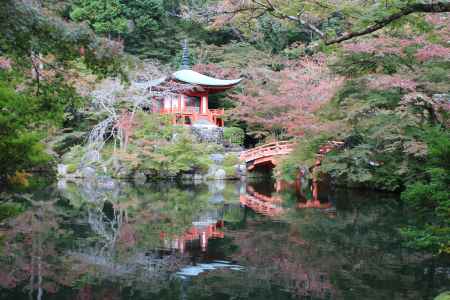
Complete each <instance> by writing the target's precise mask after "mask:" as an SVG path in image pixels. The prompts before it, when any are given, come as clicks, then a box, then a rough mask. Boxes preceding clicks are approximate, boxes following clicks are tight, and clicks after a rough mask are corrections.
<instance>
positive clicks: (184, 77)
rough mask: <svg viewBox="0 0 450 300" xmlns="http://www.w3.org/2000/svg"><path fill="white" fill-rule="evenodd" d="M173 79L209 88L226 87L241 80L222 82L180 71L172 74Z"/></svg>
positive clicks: (195, 73)
mask: <svg viewBox="0 0 450 300" xmlns="http://www.w3.org/2000/svg"><path fill="white" fill-rule="evenodd" d="M173 77H174V78H175V79H176V80H178V81H182V82H185V83H189V84H198V85H203V86H210V87H226V86H232V85H236V84H238V83H239V82H241V80H242V78H239V79H233V80H224V79H217V78H213V77H209V76H206V75H203V74H200V73H198V72H195V71H192V70H180V71H177V72H175V73H173Z"/></svg>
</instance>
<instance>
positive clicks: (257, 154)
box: [240, 141, 295, 171]
mask: <svg viewBox="0 0 450 300" xmlns="http://www.w3.org/2000/svg"><path fill="white" fill-rule="evenodd" d="M294 146H295V143H293V142H290V141H284V142H275V143H270V144H265V145H262V146H259V147H256V148H253V149H249V150H247V151H244V152H242V153H241V156H240V159H241V160H242V161H245V163H246V165H247V170H249V171H252V170H253V169H254V168H255V167H258V166H269V167H272V168H273V167H274V166H276V165H277V163H278V159H279V157H280V156H283V155H287V154H289V153H291V151H292V150H293V149H294Z"/></svg>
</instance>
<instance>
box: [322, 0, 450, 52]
mask: <svg viewBox="0 0 450 300" xmlns="http://www.w3.org/2000/svg"><path fill="white" fill-rule="evenodd" d="M420 12H422V13H442V12H450V2H449V1H448V0H442V1H436V2H434V1H433V2H431V3H416V4H411V5H408V6H406V7H404V8H403V9H401V10H400V11H399V12H397V13H394V14H392V15H390V16H387V17H385V18H383V19H381V20H377V21H375V24H373V25H371V26H369V27H367V28H365V29H363V30H359V31H351V32H348V33H345V34H343V35H341V36H339V37H337V38H334V39H330V40H325V44H326V45H332V44H337V43H341V42H343V41H346V40H350V39H352V38H355V37H358V36H363V35H366V34H369V33H372V32H375V31H377V30H380V29H382V28H384V27H386V26H387V25H388V24H390V23H392V22H394V21H396V20H398V19H400V18H402V17H404V16H407V15H410V14H413V13H420Z"/></svg>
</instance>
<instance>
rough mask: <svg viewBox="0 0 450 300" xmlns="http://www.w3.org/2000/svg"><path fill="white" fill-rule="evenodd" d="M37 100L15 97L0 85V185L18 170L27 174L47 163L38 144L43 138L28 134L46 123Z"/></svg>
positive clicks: (35, 132)
mask: <svg viewBox="0 0 450 300" xmlns="http://www.w3.org/2000/svg"><path fill="white" fill-rule="evenodd" d="M40 104H41V102H40V101H39V99H36V98H32V97H31V96H30V97H25V96H23V95H19V94H17V93H16V92H15V91H14V90H13V89H12V88H10V87H8V86H6V85H5V84H4V83H2V82H0V181H3V180H5V178H6V176H7V175H12V174H14V173H15V172H16V171H17V170H26V169H29V168H30V167H33V166H36V165H38V164H42V163H44V162H47V161H48V160H49V156H48V155H47V154H45V152H44V146H43V145H42V144H41V143H40V139H41V138H42V137H43V134H42V133H41V132H40V131H38V130H33V129H32V130H30V128H32V125H38V124H39V123H42V122H45V121H46V120H45V119H43V120H41V119H40V116H41V114H42V113H44V114H47V113H50V111H49V112H47V111H44V112H42V111H41V110H40V109H39V108H40V107H39V106H40Z"/></svg>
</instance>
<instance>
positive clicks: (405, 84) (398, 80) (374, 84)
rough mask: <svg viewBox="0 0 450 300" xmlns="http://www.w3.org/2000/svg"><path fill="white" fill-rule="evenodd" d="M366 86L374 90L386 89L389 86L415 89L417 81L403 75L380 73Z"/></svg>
mask: <svg viewBox="0 0 450 300" xmlns="http://www.w3.org/2000/svg"><path fill="white" fill-rule="evenodd" d="M368 86H369V87H370V88H372V89H375V90H386V89H390V88H400V89H402V90H405V91H415V90H416V86H417V83H416V82H415V81H414V80H411V79H408V78H405V76H404V75H400V74H395V75H380V76H377V77H375V78H374V79H373V80H371V81H370V82H369V84H368Z"/></svg>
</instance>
